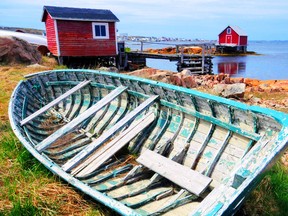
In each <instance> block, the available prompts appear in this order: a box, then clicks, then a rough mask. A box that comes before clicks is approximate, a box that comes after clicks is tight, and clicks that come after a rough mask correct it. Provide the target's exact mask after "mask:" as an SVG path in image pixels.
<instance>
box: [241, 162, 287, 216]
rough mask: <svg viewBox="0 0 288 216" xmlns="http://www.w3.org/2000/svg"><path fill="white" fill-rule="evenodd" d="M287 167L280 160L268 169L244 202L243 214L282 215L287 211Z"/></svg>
mask: <svg viewBox="0 0 288 216" xmlns="http://www.w3.org/2000/svg"><path fill="white" fill-rule="evenodd" d="M287 203H288V169H287V167H285V166H284V165H282V164H281V163H280V162H278V163H276V164H275V165H274V166H273V167H272V168H271V170H270V171H268V172H267V173H266V175H265V177H264V178H263V180H262V181H261V183H260V184H259V185H258V186H257V188H256V189H255V190H254V191H253V192H252V193H251V195H250V196H249V198H248V199H247V200H246V202H245V203H244V212H245V213H246V214H245V215H264V216H270V215H275V216H282V215H286V214H287V212H288V205H287Z"/></svg>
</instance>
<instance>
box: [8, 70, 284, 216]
mask: <svg viewBox="0 0 288 216" xmlns="http://www.w3.org/2000/svg"><path fill="white" fill-rule="evenodd" d="M26 78H27V79H26V80H25V81H20V83H19V84H18V85H17V87H16V88H15V90H14V92H13V94H12V96H11V100H10V104H9V118H10V124H11V126H12V129H13V131H14V133H15V134H16V136H17V137H18V139H19V140H20V141H21V143H22V144H23V145H24V146H25V148H26V149H27V150H28V151H29V152H30V153H31V154H32V155H33V156H34V157H35V158H37V159H38V160H39V161H40V162H41V163H42V164H43V165H45V166H46V167H47V169H49V170H50V171H52V172H53V173H54V174H56V175H58V176H60V177H61V178H63V179H64V180H65V181H67V182H68V183H70V184H71V185H73V186H74V187H76V188H78V189H79V190H81V191H83V192H84V193H86V194H87V195H89V196H91V197H92V198H93V199H95V200H97V201H98V202H101V203H103V204H104V205H106V206H108V207H110V208H112V209H113V210H115V211H116V212H118V213H120V214H122V215H232V214H233V213H235V212H236V211H237V210H238V209H239V207H240V206H241V203H243V201H244V200H245V198H246V197H247V196H248V194H249V193H250V192H251V190H252V189H253V188H254V187H255V186H256V185H257V183H259V181H260V180H261V177H263V175H262V174H263V172H264V171H265V170H266V169H267V168H268V165H270V164H271V163H272V162H273V161H275V159H276V158H277V157H278V156H280V154H281V153H282V152H283V151H284V150H285V147H287V142H288V115H287V114H284V113H281V112H277V111H274V110H270V109H266V108H261V107H257V106H248V105H246V104H243V103H239V102H236V101H232V100H228V99H225V98H221V97H217V96H213V95H209V94H205V93H201V92H198V91H195V90H191V89H186V88H182V87H178V86H173V85H170V84H166V83H161V82H156V81H152V80H148V79H143V78H139V77H134V76H128V75H123V74H118V73H110V72H103V71H94V70H55V71H45V72H40V73H35V74H31V75H28V76H27V77H26Z"/></svg>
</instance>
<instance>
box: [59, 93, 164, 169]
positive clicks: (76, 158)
mask: <svg viewBox="0 0 288 216" xmlns="http://www.w3.org/2000/svg"><path fill="white" fill-rule="evenodd" d="M158 97H159V96H158V95H154V96H151V97H150V98H148V99H147V100H146V101H144V102H143V103H141V104H140V105H139V106H138V107H136V108H135V109H134V110H133V111H131V112H130V113H128V114H127V115H126V116H125V117H124V118H123V119H121V120H120V121H119V122H117V123H116V124H115V125H114V126H112V127H111V128H110V129H109V130H108V131H106V132H105V133H104V134H102V135H101V136H100V137H98V138H97V139H96V140H95V141H94V142H92V143H90V144H89V145H88V146H87V147H86V148H84V149H83V150H82V151H81V152H79V153H78V154H77V155H75V156H74V157H73V158H71V159H70V160H68V161H67V162H66V163H65V164H64V165H63V166H62V169H63V170H64V171H66V172H67V171H70V170H71V169H72V168H74V167H75V166H77V165H78V164H79V163H80V162H81V161H83V160H84V159H85V158H87V157H88V156H89V155H91V154H92V153H93V152H94V150H96V149H97V148H98V147H100V146H101V145H102V144H104V143H105V142H106V141H107V140H108V139H110V138H111V137H112V136H114V135H115V134H116V133H117V132H118V131H119V130H121V129H122V128H124V127H125V126H127V125H129V124H130V123H131V122H132V121H133V120H134V119H135V118H136V117H137V116H138V115H139V114H140V113H141V112H142V111H143V110H145V109H147V108H148V107H150V106H151V105H152V104H153V103H154V102H155V100H156V99H157V98H158Z"/></svg>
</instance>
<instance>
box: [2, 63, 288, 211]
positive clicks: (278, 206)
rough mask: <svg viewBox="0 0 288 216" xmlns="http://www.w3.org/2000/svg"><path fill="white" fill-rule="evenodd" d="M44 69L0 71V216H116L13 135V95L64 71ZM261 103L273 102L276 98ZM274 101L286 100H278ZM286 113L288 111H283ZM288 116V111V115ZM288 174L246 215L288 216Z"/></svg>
mask: <svg viewBox="0 0 288 216" xmlns="http://www.w3.org/2000/svg"><path fill="white" fill-rule="evenodd" d="M43 65H44V66H45V68H42V67H41V68H27V67H25V66H21V65H14V66H0V89H1V91H0V134H1V135H0V216H4V215H5V216H6V215H9V216H10V215H12V216H14V215H88V216H89V215H112V214H113V212H111V211H110V210H107V209H106V208H105V207H104V206H102V205H100V204H98V203H97V202H95V201H92V200H90V199H89V198H88V197H87V196H85V195H83V194H82V193H81V192H79V191H76V190H75V188H72V187H70V186H69V185H68V184H66V183H65V182H63V181H61V180H60V179H59V178H58V177H56V176H54V175H53V174H52V173H51V172H49V171H48V170H47V169H46V168H45V167H44V166H43V165H41V164H40V163H39V162H38V161H37V160H36V159H34V158H33V157H32V156H31V155H30V153H29V152H28V151H27V150H26V149H25V148H24V147H23V146H22V145H21V143H20V142H19V141H18V139H17V138H16V137H15V135H14V134H13V132H12V130H11V128H10V125H9V121H8V103H9V100H10V95H11V93H12V91H13V89H14V88H15V86H16V85H17V83H18V82H19V80H20V79H23V75H25V74H29V73H33V72H38V71H41V70H49V69H55V68H59V67H56V63H55V61H54V60H53V59H50V58H44V59H43ZM257 97H260V98H261V97H262V98H265V99H271V95H264V94H262V95H261V94H259V95H257ZM273 97H275V98H274V99H275V100H282V97H283V95H282V96H281V94H280V93H279V95H277V94H274V96H273ZM284 111H286V110H284ZM287 112H288V110H287ZM287 174H288V169H287V167H285V166H284V165H282V164H281V163H280V162H277V164H276V165H275V166H273V167H272V169H271V170H270V171H268V172H267V174H266V175H265V177H264V179H263V180H262V181H261V183H260V184H259V185H258V187H257V188H256V189H255V190H254V191H253V192H252V194H251V195H250V196H249V197H248V199H247V201H246V202H245V204H244V206H243V208H242V209H241V211H242V212H244V213H245V215H249V216H250V215H285V214H287V212H288V205H287V203H288V175H287Z"/></svg>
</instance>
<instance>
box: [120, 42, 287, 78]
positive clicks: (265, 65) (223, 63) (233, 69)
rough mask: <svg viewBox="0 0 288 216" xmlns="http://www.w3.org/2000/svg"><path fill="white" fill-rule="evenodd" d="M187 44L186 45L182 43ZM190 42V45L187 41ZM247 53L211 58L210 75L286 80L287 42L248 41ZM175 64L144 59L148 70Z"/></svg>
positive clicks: (134, 44)
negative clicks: (211, 73) (211, 71)
mask: <svg viewBox="0 0 288 216" xmlns="http://www.w3.org/2000/svg"><path fill="white" fill-rule="evenodd" d="M182 43H185V44H186V43H187V42H182ZM191 43H192V42H191ZM172 44H175V42H162V43H144V47H143V49H148V48H153V49H156V48H163V47H168V46H173V45H172ZM125 46H126V47H130V48H131V50H140V49H141V46H140V43H139V42H128V43H125ZM247 50H248V51H253V52H256V53H257V55H246V56H214V58H213V60H212V63H213V74H219V73H226V74H230V76H231V77H244V78H253V79H261V80H287V79H288V40H287V41H249V42H248V47H247ZM176 63H177V62H170V61H169V60H160V59H147V61H146V64H147V66H148V67H152V68H157V69H162V70H170V71H174V72H177V66H176Z"/></svg>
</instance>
